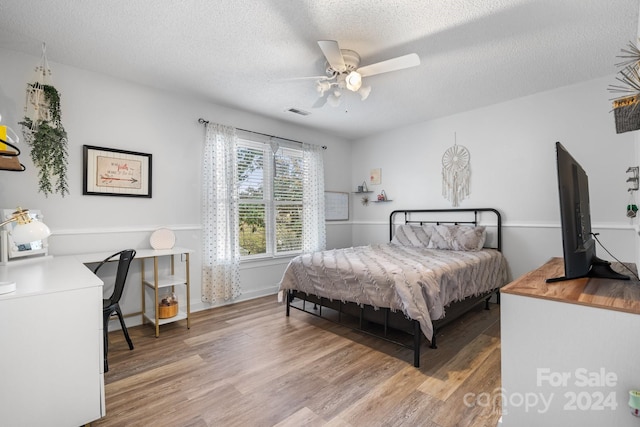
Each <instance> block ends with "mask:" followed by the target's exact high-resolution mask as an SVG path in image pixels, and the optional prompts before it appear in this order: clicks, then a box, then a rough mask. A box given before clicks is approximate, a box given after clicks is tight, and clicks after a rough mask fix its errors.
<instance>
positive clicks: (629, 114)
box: [609, 42, 640, 133]
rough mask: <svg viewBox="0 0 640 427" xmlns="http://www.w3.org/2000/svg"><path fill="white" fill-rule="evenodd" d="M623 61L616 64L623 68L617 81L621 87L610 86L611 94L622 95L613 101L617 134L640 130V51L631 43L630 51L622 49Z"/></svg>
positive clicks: (621, 56) (620, 56)
mask: <svg viewBox="0 0 640 427" xmlns="http://www.w3.org/2000/svg"><path fill="white" fill-rule="evenodd" d="M618 57H619V58H622V59H623V61H622V62H620V63H618V64H616V66H618V67H622V68H621V70H620V71H619V72H618V75H617V77H616V80H617V81H618V82H620V84H619V85H610V86H609V91H610V92H617V93H622V95H621V96H619V97H618V98H615V99H614V100H613V113H614V118H615V122H616V133H624V132H629V131H633V130H638V129H640V106H639V105H638V103H639V102H640V50H639V49H638V47H637V46H636V45H635V44H634V43H632V42H629V48H628V49H622V54H621V55H619V56H618Z"/></svg>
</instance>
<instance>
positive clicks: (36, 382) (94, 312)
mask: <svg viewBox="0 0 640 427" xmlns="http://www.w3.org/2000/svg"><path fill="white" fill-rule="evenodd" d="M0 281H15V282H16V291H15V292H13V293H9V294H3V295H0V414H1V415H0V419H1V421H0V423H1V424H2V425H7V426H36V425H42V426H44V425H46V426H64V427H67V426H80V425H83V424H86V423H89V422H91V421H95V420H97V419H99V418H101V417H103V416H104V415H105V399H104V375H103V372H102V371H103V354H102V352H103V350H102V346H103V341H102V340H103V338H102V286H103V283H102V280H100V279H99V278H98V277H97V276H95V275H94V274H93V273H92V272H91V271H90V270H89V269H88V268H87V267H85V266H84V265H83V264H82V263H81V262H80V261H78V260H77V259H76V258H75V257H71V256H61V257H47V258H41V259H36V260H29V261H18V262H15V263H11V264H10V265H9V266H0Z"/></svg>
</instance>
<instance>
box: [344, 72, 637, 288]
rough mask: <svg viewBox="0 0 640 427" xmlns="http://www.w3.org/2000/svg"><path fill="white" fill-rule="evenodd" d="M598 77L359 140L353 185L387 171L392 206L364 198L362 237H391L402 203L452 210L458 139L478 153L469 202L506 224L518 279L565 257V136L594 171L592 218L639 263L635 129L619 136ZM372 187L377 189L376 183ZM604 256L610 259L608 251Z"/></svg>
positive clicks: (357, 234) (358, 228)
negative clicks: (448, 163)
mask: <svg viewBox="0 0 640 427" xmlns="http://www.w3.org/2000/svg"><path fill="white" fill-rule="evenodd" d="M613 82H614V76H611V77H607V78H602V79H597V80H593V81H589V82H585V83H580V84H576V85H573V86H569V87H564V88H560V89H557V90H553V91H550V92H544V93H539V94H535V95H533V96H528V97H525V98H520V99H516V100H513V101H510V102H505V103H501V104H497V105H492V106H489V107H486V108H482V109H478V110H474V111H469V112H465V113H461V114H456V115H453V116H449V117H444V118H441V119H437V120H433V121H429V122H425V123H421V124H418V125H415V126H412V127H405V128H402V129H397V130H395V131H391V132H388V133H385V134H381V135H376V136H372V137H369V138H364V139H362V140H359V141H356V142H354V146H353V153H352V156H353V157H352V158H353V171H352V177H351V182H352V188H355V186H356V185H358V183H360V182H362V180H363V179H366V178H367V177H368V176H369V171H370V170H371V169H372V168H382V184H381V185H379V186H373V188H372V189H373V190H374V191H375V192H380V190H382V189H384V190H385V192H386V193H387V195H388V197H389V198H390V199H393V202H391V203H385V204H370V205H369V206H366V207H365V206H362V205H361V204H360V203H354V206H353V207H354V227H353V243H354V244H356V245H357V244H362V243H365V242H367V241H369V240H376V241H385V240H387V239H388V229H387V218H388V214H389V213H390V212H391V211H392V210H394V209H405V208H448V207H451V204H450V202H449V201H447V200H445V199H444V198H443V197H442V179H441V173H442V165H441V160H442V155H443V154H444V152H445V150H446V149H447V148H449V147H450V146H452V145H453V144H454V134H455V135H457V143H458V144H459V145H463V146H465V147H467V148H468V150H469V151H470V153H471V195H470V197H469V198H468V199H467V200H464V201H463V202H462V203H461V206H460V207H494V208H497V209H499V210H500V211H501V212H502V214H503V220H504V221H505V235H504V251H505V254H506V256H507V258H508V260H509V263H510V266H511V270H512V273H513V275H514V277H517V276H519V275H521V274H523V273H525V272H527V271H529V270H531V269H533V268H535V267H538V266H539V265H541V264H542V263H543V262H544V261H546V260H547V259H549V258H550V257H553V256H562V240H561V235H560V229H559V221H560V214H559V203H558V188H557V180H556V162H555V145H554V144H555V142H556V141H560V142H561V143H562V144H563V145H564V146H565V147H566V148H567V149H568V150H569V151H570V152H571V153H572V155H573V156H574V157H575V158H576V159H577V160H578V161H579V162H580V163H581V164H582V166H583V167H584V169H585V170H586V171H587V173H588V174H589V184H590V195H591V213H592V224H593V227H594V231H595V232H600V233H601V235H600V239H601V240H602V242H603V243H604V244H605V245H606V246H608V248H609V249H610V250H611V251H612V253H613V254H614V255H617V256H618V257H619V258H621V259H622V260H624V261H635V260H636V259H637V256H636V240H637V238H636V236H635V235H634V233H633V230H632V227H631V222H630V220H629V219H627V217H626V216H625V207H626V205H627V202H628V196H629V194H628V192H627V188H628V183H626V182H625V181H626V179H627V178H628V177H629V175H628V174H626V170H627V168H628V167H629V166H635V165H636V164H637V160H635V159H636V155H635V148H634V132H631V133H625V134H620V135H617V134H616V133H615V126H614V119H613V114H612V113H611V103H610V101H609V98H610V94H609V93H608V92H607V86H608V85H609V84H611V83H613ZM370 187H371V186H370ZM598 255H599V256H601V257H602V258H606V259H610V257H609V256H608V255H607V254H606V253H605V252H604V251H603V250H602V249H600V248H598Z"/></svg>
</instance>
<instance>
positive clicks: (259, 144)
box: [236, 136, 304, 262]
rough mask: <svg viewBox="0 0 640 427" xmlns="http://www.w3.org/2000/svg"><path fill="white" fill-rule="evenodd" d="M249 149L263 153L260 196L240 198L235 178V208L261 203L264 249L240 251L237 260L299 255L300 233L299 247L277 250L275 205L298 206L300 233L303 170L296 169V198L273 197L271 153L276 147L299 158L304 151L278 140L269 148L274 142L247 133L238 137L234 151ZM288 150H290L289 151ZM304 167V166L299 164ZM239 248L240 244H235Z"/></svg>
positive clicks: (272, 161) (272, 157)
mask: <svg viewBox="0 0 640 427" xmlns="http://www.w3.org/2000/svg"><path fill="white" fill-rule="evenodd" d="M243 148H249V149H256V150H260V151H262V153H263V159H262V163H263V164H262V171H263V172H262V185H263V192H262V199H250V198H245V199H243V198H242V197H241V195H240V187H241V184H242V183H241V182H240V180H238V187H237V188H238V198H237V200H238V210H239V212H240V211H241V210H242V205H248V204H259V205H262V206H264V233H265V252H263V253H256V254H248V255H243V254H242V253H241V254H240V261H241V262H242V261H251V260H262V259H275V258H283V257H291V256H295V255H299V254H301V253H302V252H303V250H302V235H301V236H300V242H299V247H298V248H297V249H293V250H287V251H278V249H277V247H278V244H277V227H278V225H277V207H278V206H283V205H287V206H288V205H299V206H300V219H299V227H300V233H302V229H303V227H304V223H303V217H302V207H303V192H304V187H303V185H304V170H301V171H300V176H299V181H300V193H299V200H297V201H291V200H276V196H275V188H274V187H275V176H276V172H277V171H276V167H275V157H274V154H275V153H278V152H279V151H280V149H284V150H287V152H289V153H291V152H293V153H294V154H295V157H299V158H300V160H301V161H302V159H304V152H303V149H302V147H301V146H298V145H297V144H296V145H292V144H287V143H281V142H278V144H276V148H277V150H276V151H275V153H274V151H273V148H274V144H273V143H272V141H261V140H259V139H254V138H251V137H247V136H238V142H237V149H238V152H239V151H240V149H243ZM289 150H291V151H289ZM239 160H240V159H239V157H238V154H237V155H236V164H237V165H238V164H239ZM303 168H304V166H303ZM238 222H239V224H241V223H242V221H241V219H239V221H238ZM239 233H240V230H239V229H238V237H239V236H240V234H239ZM239 247H240V249H242V246H241V245H240V244H239Z"/></svg>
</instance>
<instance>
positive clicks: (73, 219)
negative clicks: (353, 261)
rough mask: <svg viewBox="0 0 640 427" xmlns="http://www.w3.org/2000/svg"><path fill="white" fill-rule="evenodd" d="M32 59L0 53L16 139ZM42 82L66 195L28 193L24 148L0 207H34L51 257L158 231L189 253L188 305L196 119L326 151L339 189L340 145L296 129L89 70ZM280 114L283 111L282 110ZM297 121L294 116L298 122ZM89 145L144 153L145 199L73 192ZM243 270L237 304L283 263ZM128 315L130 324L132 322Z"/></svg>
mask: <svg viewBox="0 0 640 427" xmlns="http://www.w3.org/2000/svg"><path fill="white" fill-rule="evenodd" d="M38 62H39V57H36V56H28V55H24V54H21V53H17V52H13V51H9V50H2V49H0V63H2V64H3V70H2V73H0V114H1V115H2V124H4V125H8V126H10V127H11V128H13V129H14V130H15V131H17V132H18V133H20V128H19V126H18V124H17V123H18V122H19V121H20V120H21V118H22V116H23V114H24V113H23V108H24V102H25V88H26V84H27V82H28V81H31V79H32V78H33V69H34V67H35V66H36V64H37V63H38ZM50 64H51V67H52V70H53V80H52V83H53V84H54V85H55V86H56V88H57V89H58V90H59V91H60V93H61V96H62V122H63V125H64V127H65V129H66V130H67V133H68V136H69V170H68V181H69V187H70V193H71V194H69V195H67V196H66V197H64V198H62V197H61V196H60V195H52V196H49V197H48V198H47V197H45V196H44V195H42V194H41V193H38V191H37V171H36V170H35V169H34V167H33V164H32V162H31V160H30V158H29V154H28V153H29V150H28V147H26V146H25V145H24V144H21V146H22V150H23V154H22V155H21V156H20V161H21V162H22V163H23V164H25V165H26V167H27V170H26V172H22V173H16V172H8V171H0V175H1V178H0V207H2V208H14V207H16V206H18V205H20V206H22V207H27V208H32V209H36V208H37V209H40V210H41V211H42V212H43V214H44V216H45V222H46V223H47V225H49V227H50V228H51V230H52V232H53V235H52V236H51V237H50V238H49V245H50V252H51V253H53V254H54V255H63V254H73V253H79V252H101V251H110V250H113V251H116V250H119V249H122V248H124V247H133V248H145V247H149V236H150V234H151V232H152V231H153V230H155V229H156V228H158V227H161V226H164V227H169V228H171V229H173V230H175V232H176V236H177V243H176V245H177V246H183V247H187V248H191V249H194V250H195V251H196V253H195V254H194V255H193V256H192V264H191V278H192V293H191V295H192V307H194V308H195V309H200V308H205V307H206V306H205V305H204V304H203V303H200V294H201V272H200V271H201V261H200V245H201V239H200V224H201V220H200V191H201V188H200V158H201V147H202V143H203V139H204V128H203V126H202V125H200V124H198V122H197V120H198V118H199V117H203V118H205V119H207V120H210V121H212V122H216V123H222V124H226V125H232V126H236V127H239V128H243V129H249V130H254V131H257V132H263V133H267V134H272V135H277V136H281V137H284V138H289V139H294V140H299V141H305V142H309V143H313V144H318V145H326V146H327V147H328V149H327V150H326V151H325V152H324V153H325V154H324V161H325V182H326V188H327V189H328V190H334V191H348V188H349V184H350V180H351V175H350V172H349V168H350V164H351V154H350V153H351V147H350V144H349V143H348V142H347V141H345V140H342V139H340V138H336V137H331V136H328V135H325V134H323V133H321V132H316V131H310V130H308V129H304V128H302V127H300V126H295V125H290V124H285V123H283V122H278V121H275V120H270V119H266V118H263V117H259V116H255V115H251V114H247V113H242V112H239V111H235V110H231V109H229V108H224V107H220V106H217V105H214V104H211V103H208V102H205V101H203V100H199V99H196V98H193V97H192V98H189V97H185V96H178V95H175V94H171V93H168V92H164V91H161V90H157V89H153V88H149V87H146V86H141V85H138V84H134V83H130V82H127V81H123V80H118V79H114V78H111V77H108V76H105V75H102V74H99V73H94V72H88V71H85V70H80V69H77V68H73V67H69V66H65V65H62V64H57V63H53V62H51V63H50ZM283 114H284V113H283ZM302 120H304V119H301V121H302ZM84 144H87V145H96V146H101V147H109V148H119V149H125V150H130V151H137V152H143V153H151V154H152V155H153V197H152V198H151V199H147V198H128V197H105V196H84V195H82V146H83V145H84ZM345 226H347V227H350V226H348V225H345V224H344V223H338V224H331V225H330V226H329V227H328V232H327V234H328V245H329V246H330V247H335V246H344V245H346V246H349V245H350V244H351V241H350V237H349V239H347V240H345V238H344V235H345V234H346V235H348V236H350V228H348V232H346V233H345V232H344V230H341V229H340V228H341V227H345ZM283 262H284V261H282V262H277V263H276V264H275V265H271V264H269V263H264V262H262V263H250V264H249V263H247V264H243V266H242V271H241V280H242V289H243V296H242V299H247V298H251V297H255V296H259V295H264V294H269V293H274V292H275V291H276V289H277V283H278V282H279V280H280V278H281V275H282V273H283V271H284V268H285V266H286V263H283ZM136 268H137V265H136V264H134V267H133V269H132V271H131V273H130V274H131V278H130V280H129V281H128V287H127V290H126V293H125V295H124V298H123V303H124V304H123V305H124V307H123V310H124V311H125V313H127V312H129V313H130V312H135V311H138V310H139V306H140V291H139V286H138V283H139V268H138V269H136ZM136 320H137V318H135V319H131V323H132V324H133V323H135V322H136Z"/></svg>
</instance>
